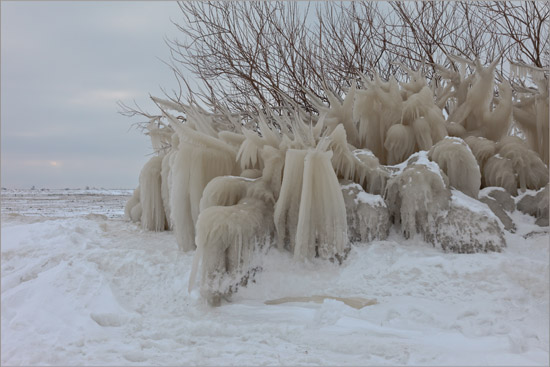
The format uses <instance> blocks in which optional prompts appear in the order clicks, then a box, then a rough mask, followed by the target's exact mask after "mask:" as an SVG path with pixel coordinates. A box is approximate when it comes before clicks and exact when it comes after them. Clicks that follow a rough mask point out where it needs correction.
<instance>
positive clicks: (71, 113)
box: [1, 2, 180, 188]
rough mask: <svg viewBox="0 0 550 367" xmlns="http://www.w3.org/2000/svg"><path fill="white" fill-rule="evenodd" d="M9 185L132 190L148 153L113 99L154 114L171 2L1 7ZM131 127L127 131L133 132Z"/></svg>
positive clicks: (164, 77) (163, 74)
mask: <svg viewBox="0 0 550 367" xmlns="http://www.w3.org/2000/svg"><path fill="white" fill-rule="evenodd" d="M1 10H2V11H1V17H2V19H1V30H2V32H1V33H2V35H1V37H2V39H1V48H2V50H1V51H2V53H1V55H2V59H1V89H2V90H1V92H2V93H1V107H2V108H1V123H2V126H1V129H2V131H1V132H2V148H1V149H2V176H1V177H2V186H3V187H22V188H25V187H30V186H32V185H36V186H37V187H52V188H63V187H84V186H87V185H90V186H101V187H112V188H115V187H126V188H133V187H135V186H136V185H137V179H138V175H139V170H140V168H141V166H142V165H143V164H144V163H145V162H146V161H147V159H148V158H149V154H150V153H151V149H150V142H149V140H148V138H147V137H146V136H144V135H142V134H141V133H140V132H138V131H136V130H132V129H130V127H131V125H132V123H133V122H136V121H137V120H135V119H129V118H127V117H124V116H121V115H119V114H118V113H117V110H118V107H117V105H116V101H117V100H122V101H124V102H128V103H131V102H132V100H134V99H135V100H136V101H137V102H138V103H139V104H140V105H141V106H143V107H144V108H145V109H146V110H147V109H149V110H151V111H154V110H155V108H154V105H153V104H152V103H151V102H150V101H149V99H148V96H149V94H150V93H151V94H153V95H161V90H160V87H161V86H162V87H164V88H166V89H168V90H170V89H171V88H175V87H176V83H175V80H174V77H173V75H172V73H171V71H170V70H169V68H168V67H167V66H165V65H164V64H163V63H162V62H161V61H160V60H159V58H160V59H163V60H168V59H169V50H168V47H167V46H166V45H165V44H164V37H165V36H167V37H168V38H174V37H177V36H178V32H177V30H176V28H175V26H173V25H172V24H171V22H170V17H172V18H175V19H177V18H179V17H180V15H179V8H178V6H177V4H176V3H175V2H21V3H19V2H2V4H1ZM129 129H130V130H129Z"/></svg>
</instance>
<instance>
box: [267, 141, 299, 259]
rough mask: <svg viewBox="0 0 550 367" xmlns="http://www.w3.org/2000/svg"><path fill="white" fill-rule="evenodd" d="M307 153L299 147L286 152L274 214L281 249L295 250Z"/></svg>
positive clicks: (278, 244) (278, 243)
mask: <svg viewBox="0 0 550 367" xmlns="http://www.w3.org/2000/svg"><path fill="white" fill-rule="evenodd" d="M306 154H307V151H305V150H297V149H289V150H288V151H287V152H286V157H285V166H284V171H283V182H282V184H281V191H280V193H279V199H278V200H277V203H276V204H275V214H274V222H275V228H276V230H277V246H278V247H279V249H280V250H282V249H285V248H286V249H288V250H289V251H290V252H293V251H294V248H295V243H296V242H295V241H296V230H297V227H298V211H299V208H300V200H301V197H302V181H303V174H304V160H305V157H306Z"/></svg>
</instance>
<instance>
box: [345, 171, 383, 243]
mask: <svg viewBox="0 0 550 367" xmlns="http://www.w3.org/2000/svg"><path fill="white" fill-rule="evenodd" d="M340 185H341V188H342V195H343V196H344V203H345V205H346V215H347V223H348V238H349V240H350V241H351V242H370V241H373V240H384V239H386V238H387V237H388V233H389V229H390V213H389V210H388V207H387V206H386V203H385V202H384V199H383V198H382V196H380V195H373V194H369V193H367V192H365V190H363V187H361V185H359V184H356V183H354V182H352V181H349V180H340Z"/></svg>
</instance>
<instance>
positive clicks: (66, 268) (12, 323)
mask: <svg viewBox="0 0 550 367" xmlns="http://www.w3.org/2000/svg"><path fill="white" fill-rule="evenodd" d="M453 196H454V197H455V198H456V199H455V200H457V201H458V202H459V203H466V201H463V200H462V199H463V198H462V199H461V197H460V196H459V195H453ZM96 199H98V201H96V202H95V203H96V204H98V203H100V202H101V200H105V202H109V200H110V198H109V197H108V196H107V195H106V196H105V197H104V198H103V199H101V198H100V197H97V198H96ZM93 202H94V201H91V202H89V203H93ZM69 203H70V201H68V202H66V205H70V204H69ZM29 204H30V205H34V204H32V200H30V199H29ZM74 204H75V205H76V206H81V203H74ZM96 204H93V205H96ZM4 205H5V202H4V201H2V206H4ZM10 205H11V204H10ZM100 205H101V204H100ZM465 205H466V204H465ZM468 205H469V202H468ZM122 207H123V206H121V208H122ZM66 209H67V210H66V212H68V213H73V214H74V213H78V214H74V215H73V216H67V217H62V216H60V215H56V216H53V217H46V216H30V215H20V214H17V210H15V211H12V212H10V213H5V211H4V208H2V213H3V215H2V233H1V236H2V238H1V240H2V246H1V256H0V258H1V276H2V303H1V333H2V339H1V352H2V353H1V364H2V365H33V364H41V365H44V364H53V365H130V364H132V365H133V364H139V365H182V364H184V365H266V364H269V365H311V364H314V365H548V363H549V354H548V353H549V348H548V345H549V262H548V261H549V260H548V259H549V232H548V227H544V228H543V227H538V226H536V225H534V224H533V222H532V221H531V222H529V221H527V219H526V218H527V216H525V215H523V214H521V215H520V213H518V212H514V213H512V218H513V219H514V221H515V223H516V225H517V227H518V230H517V231H516V233H514V234H510V233H508V232H507V233H506V236H507V238H506V239H507V243H508V247H507V248H506V249H504V251H503V252H502V253H486V254H483V253H480V254H471V255H461V254H453V253H444V252H442V251H441V250H439V249H436V248H433V247H432V246H431V245H429V244H426V243H424V242H422V241H420V240H418V239H414V240H413V239H411V240H403V239H402V237H401V236H400V235H397V234H396V233H392V234H390V237H389V239H388V240H387V241H375V242H372V243H370V244H359V245H354V246H353V247H352V250H351V252H350V254H349V256H348V258H347V260H346V261H344V263H343V265H341V266H338V265H336V264H332V263H330V262H328V261H320V260H315V261H306V262H300V263H298V262H295V261H293V260H292V256H291V255H290V254H288V253H282V252H279V251H277V250H276V249H272V250H271V251H270V252H269V253H268V254H267V255H266V256H265V257H264V258H263V259H262V262H261V266H262V268H263V271H262V272H261V273H259V274H258V275H257V277H256V279H255V282H249V286H248V287H247V288H241V289H240V291H239V292H238V293H237V294H235V295H234V297H233V301H232V303H226V304H224V305H223V306H222V307H219V308H209V307H208V306H206V304H205V303H204V301H203V300H201V299H200V297H199V294H198V289H195V290H194V291H193V292H192V293H191V294H189V293H187V281H188V278H189V271H190V268H191V263H192V258H193V254H192V253H182V252H179V251H178V250H177V245H176V241H175V238H174V236H173V234H172V233H170V232H160V233H154V232H147V231H143V230H142V229H141V228H139V227H138V226H137V225H135V224H132V223H129V222H126V221H124V220H122V219H120V218H113V219H108V220H106V219H105V217H103V216H101V215H105V212H103V213H101V212H99V211H98V212H95V211H93V210H90V209H91V208H88V209H89V210H80V209H78V210H73V209H74V208H71V207H69V206H67V208H66ZM20 210H21V212H25V211H26V210H27V208H26V207H20ZM121 210H122V209H121ZM81 212H83V214H80V213H81ZM91 212H93V213H94V214H96V215H87V214H89V213H91ZM316 294H323V295H329V296H333V297H362V298H366V299H377V301H378V304H375V305H371V306H367V307H364V308H362V309H359V310H357V309H354V308H352V307H349V306H346V305H345V304H344V303H342V302H339V301H337V300H331V299H327V300H325V301H324V302H323V303H322V304H317V303H312V302H307V303H300V302H298V303H285V304H281V305H265V304H264V302H265V301H266V300H270V299H277V298H282V297H300V296H311V295H316Z"/></svg>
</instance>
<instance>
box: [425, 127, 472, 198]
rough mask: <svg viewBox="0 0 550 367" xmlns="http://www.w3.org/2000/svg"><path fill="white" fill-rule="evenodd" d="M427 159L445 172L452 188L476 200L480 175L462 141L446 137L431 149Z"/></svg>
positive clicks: (467, 148)
mask: <svg viewBox="0 0 550 367" xmlns="http://www.w3.org/2000/svg"><path fill="white" fill-rule="evenodd" d="M428 157H429V158H430V159H431V160H432V161H434V162H436V163H437V164H438V165H439V167H440V168H441V170H443V172H445V174H446V175H447V177H448V178H449V184H450V185H451V186H452V187H454V188H456V189H458V190H460V191H462V192H463V193H465V194H466V195H469V196H471V197H473V198H477V195H478V193H479V187H480V185H481V173H480V171H479V166H478V164H477V161H476V158H475V157H474V155H473V154H472V151H471V150H470V148H469V147H468V145H467V144H466V143H465V142H464V140H462V139H460V138H456V137H447V138H445V139H443V140H441V141H440V142H438V143H437V144H435V145H434V146H433V147H432V149H431V150H430V152H429V153H428Z"/></svg>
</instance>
